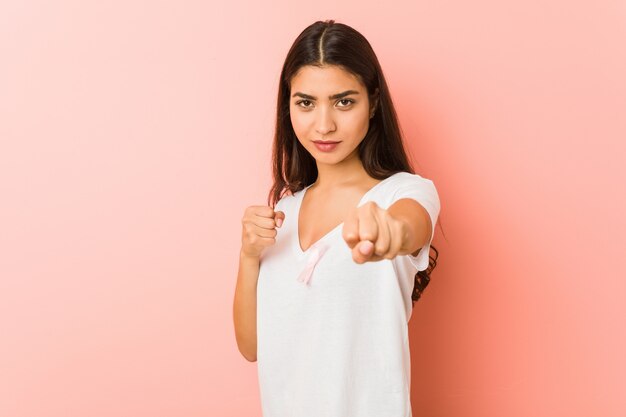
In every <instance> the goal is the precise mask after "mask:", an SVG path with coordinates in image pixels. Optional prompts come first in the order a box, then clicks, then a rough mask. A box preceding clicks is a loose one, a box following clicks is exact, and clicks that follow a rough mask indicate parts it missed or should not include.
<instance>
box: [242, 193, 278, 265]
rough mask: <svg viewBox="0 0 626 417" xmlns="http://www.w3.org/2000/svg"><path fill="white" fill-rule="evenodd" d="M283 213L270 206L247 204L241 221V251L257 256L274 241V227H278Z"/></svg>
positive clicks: (250, 255)
mask: <svg viewBox="0 0 626 417" xmlns="http://www.w3.org/2000/svg"><path fill="white" fill-rule="evenodd" d="M284 219H285V213H284V212H282V211H274V210H273V209H272V208H271V207H270V206H249V207H247V208H246V210H245V212H244V215H243V218H242V219H241V223H242V233H241V253H242V254H244V255H246V256H249V257H256V258H259V257H260V256H261V253H262V252H263V249H265V248H266V247H268V246H271V245H273V244H274V243H276V239H275V237H276V233H277V231H276V227H280V226H281V224H282V222H283V220H284Z"/></svg>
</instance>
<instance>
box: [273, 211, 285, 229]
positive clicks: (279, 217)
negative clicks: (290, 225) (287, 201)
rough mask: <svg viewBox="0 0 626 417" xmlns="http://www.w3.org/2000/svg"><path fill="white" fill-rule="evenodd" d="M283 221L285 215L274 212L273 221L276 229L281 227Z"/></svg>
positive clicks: (280, 212)
mask: <svg viewBox="0 0 626 417" xmlns="http://www.w3.org/2000/svg"><path fill="white" fill-rule="evenodd" d="M283 220H285V213H284V212H282V211H275V212H274V221H275V222H276V226H278V227H280V226H282V224H283Z"/></svg>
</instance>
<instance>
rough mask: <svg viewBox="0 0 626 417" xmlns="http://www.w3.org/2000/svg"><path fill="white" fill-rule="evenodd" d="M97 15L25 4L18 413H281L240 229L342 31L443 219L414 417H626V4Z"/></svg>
mask: <svg viewBox="0 0 626 417" xmlns="http://www.w3.org/2000/svg"><path fill="white" fill-rule="evenodd" d="M89 3H90V4H89V5H87V4H86V2H82V1H70V0H65V1H57V2H47V1H34V0H29V1H26V0H23V1H12V2H11V1H5V2H2V4H1V5H0V53H1V54H0V60H1V62H0V193H1V194H0V195H1V198H2V200H1V204H0V222H1V232H0V415H2V416H7V417H9V416H10V417H26V416H29V417H31V416H32V417H35V416H37V417H41V416H46V417H53V416H54V417H57V416H58V417H60V416H90V417H100V416H102V417H104V416H106V417H111V416H135V417H139V416H146V417H148V416H150V417H156V416H168V417H169V416H186V417H191V416H237V417H239V416H260V405H259V397H258V387H257V380H256V377H257V375H256V364H253V363H249V362H247V361H245V359H244V358H243V357H242V356H241V355H240V354H239V352H238V350H237V346H236V342H235V337H234V329H233V324H232V296H233V292H234V284H235V279H236V272H237V271H236V268H237V257H238V251H239V245H240V239H241V235H240V233H241V232H240V226H241V225H240V219H241V216H242V215H243V210H244V208H245V207H246V206H248V205H251V204H263V203H264V202H265V196H266V189H267V187H268V186H269V179H270V177H269V174H270V171H269V158H270V140H271V133H272V127H273V116H274V104H275V94H276V87H277V79H278V73H279V71H280V66H281V63H282V60H283V58H284V56H285V54H286V52H287V49H288V48H289V46H290V44H291V42H292V41H293V39H294V38H295V36H296V35H297V34H298V33H299V32H300V31H301V30H302V29H303V28H304V27H305V26H307V25H308V24H310V23H312V22H313V21H315V20H318V19H328V18H334V19H337V20H338V21H339V22H343V23H347V24H350V25H352V26H354V27H355V28H356V29H358V30H360V31H361V32H362V33H363V34H364V35H365V36H366V37H367V38H368V39H369V40H370V42H371V43H372V45H373V47H374V49H375V50H376V52H377V54H378V56H379V59H380V61H381V64H382V66H383V69H384V70H385V74H386V76H387V77H388V81H389V83H390V86H391V89H392V92H393V97H394V100H395V102H396V104H397V107H398V110H399V116H400V118H401V123H402V126H403V129H404V131H405V133H406V135H407V138H408V140H409V141H410V148H411V151H412V153H413V155H414V156H415V159H416V161H417V162H418V165H417V169H418V172H419V173H421V174H422V175H425V176H426V177H428V178H431V179H433V180H434V181H435V183H436V184H437V187H438V190H439V192H440V197H441V200H442V213H441V217H440V220H441V222H440V224H439V225H438V227H437V231H436V235H435V246H436V247H437V248H438V249H439V250H440V258H439V265H438V266H437V269H436V270H435V272H434V273H433V281H432V283H431V285H430V287H429V288H428V290H427V291H426V293H425V295H424V297H423V300H421V301H420V302H419V303H417V304H416V310H415V312H414V316H413V319H412V321H411V346H412V353H413V365H412V366H413V386H412V391H413V394H412V399H413V407H414V415H415V416H416V417H417V416H432V417H439V416H441V417H457V416H458V417H491V416H493V417H502V416H506V417H516V416H537V417H556V416H567V417H583V416H603V417H618V416H624V415H626V395H624V394H625V393H626V381H625V375H626V362H625V360H624V354H623V352H624V351H626V337H625V335H624V332H625V331H624V329H625V328H626V313H625V307H624V305H625V304H626V302H625V301H624V297H625V293H626V283H625V280H624V278H625V277H626V267H625V266H624V262H623V255H624V252H625V248H626V242H625V238H624V236H625V235H626V221H625V220H624V216H623V213H624V212H625V211H626V198H625V195H626V193H624V181H625V179H626V169H625V167H624V166H625V165H624V162H625V161H624V160H625V159H626V158H624V156H625V155H626V146H625V145H624V143H625V141H624V140H625V139H626V81H625V80H626V77H624V74H626V48H624V40H625V39H626V6H624V2H618V1H611V0H600V1H599V2H591V1H588V2H570V1H560V2H559V1H549V2H546V1H534V2H528V1H517V2H510V1H508V2H507V1H504V2H502V1H490V2H487V1H482V2H463V1H455V2H432V1H429V2H419V3H417V2H408V1H407V2H404V3H401V2H397V3H396V4H395V5H393V6H389V4H390V3H389V2H379V1H376V2H374V1H371V2H363V1H356V0H348V1H343V2H340V3H339V5H337V2H334V1H322V2H315V3H298V2H293V1H283V2H282V5H281V7H278V8H276V9H274V10H272V11H270V9H269V7H268V6H267V5H266V4H260V3H258V2H252V1H249V2H247V3H246V4H240V3H239V2H226V3H225V4H219V5H214V6H209V5H208V4H209V3H210V2H201V1H195V2H186V3H185V4H184V2H149V1H136V0H135V1H115V2H89ZM218 6H219V8H218ZM620 162H621V164H620ZM233 167H234V168H236V169H235V170H233ZM442 227H443V229H442Z"/></svg>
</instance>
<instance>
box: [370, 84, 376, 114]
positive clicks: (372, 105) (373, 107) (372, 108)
mask: <svg viewBox="0 0 626 417" xmlns="http://www.w3.org/2000/svg"><path fill="white" fill-rule="evenodd" d="M377 108H378V88H376V91H375V92H374V94H372V98H371V100H370V119H371V118H372V117H374V113H376V109H377Z"/></svg>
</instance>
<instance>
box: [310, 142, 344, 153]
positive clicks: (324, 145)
mask: <svg viewBox="0 0 626 417" xmlns="http://www.w3.org/2000/svg"><path fill="white" fill-rule="evenodd" d="M313 143H314V144H315V146H316V147H317V149H319V150H320V151H322V152H331V151H332V150H334V149H335V148H336V147H337V145H339V143H340V142H330V141H328V142H322V141H314V142H313Z"/></svg>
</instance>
